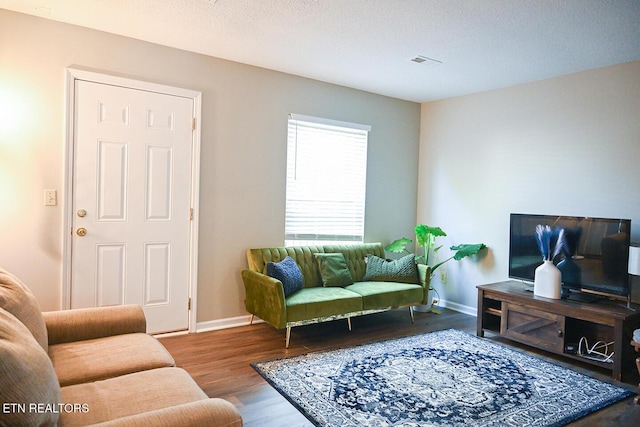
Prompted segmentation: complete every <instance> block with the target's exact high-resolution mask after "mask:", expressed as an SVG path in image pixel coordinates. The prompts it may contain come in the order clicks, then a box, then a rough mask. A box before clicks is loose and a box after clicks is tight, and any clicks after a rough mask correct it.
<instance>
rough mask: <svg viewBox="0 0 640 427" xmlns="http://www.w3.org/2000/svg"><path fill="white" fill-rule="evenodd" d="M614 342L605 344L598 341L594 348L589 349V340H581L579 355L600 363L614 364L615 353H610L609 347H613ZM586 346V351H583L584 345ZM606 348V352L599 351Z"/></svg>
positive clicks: (583, 338)
mask: <svg viewBox="0 0 640 427" xmlns="http://www.w3.org/2000/svg"><path fill="white" fill-rule="evenodd" d="M613 343H614V341H611V342H608V343H607V342H604V341H598V342H596V343H595V344H594V345H593V346H592V347H589V342H588V341H587V338H585V337H582V338H580V342H579V343H578V354H579V355H580V356H582V357H586V358H588V359H592V360H597V361H598V362H606V363H613V360H612V357H613V351H612V352H611V353H609V346H611V345H613ZM583 344H584V347H585V349H584V350H583V349H582V345H583ZM603 348H604V352H602V351H599V350H602V349H603Z"/></svg>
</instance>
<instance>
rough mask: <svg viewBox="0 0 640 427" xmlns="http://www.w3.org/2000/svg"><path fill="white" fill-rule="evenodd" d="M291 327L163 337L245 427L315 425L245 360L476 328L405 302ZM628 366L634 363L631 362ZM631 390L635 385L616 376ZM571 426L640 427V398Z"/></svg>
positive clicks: (451, 314)
mask: <svg viewBox="0 0 640 427" xmlns="http://www.w3.org/2000/svg"><path fill="white" fill-rule="evenodd" d="M352 324H353V330H352V331H351V332H349V331H348V329H347V322H346V320H339V321H334V322H328V323H321V324H317V325H309V326H302V327H298V328H294V329H293V331H292V333H291V344H290V346H289V348H288V349H285V347H284V330H276V329H274V328H273V327H271V326H270V325H268V324H266V323H257V324H254V325H249V326H242V327H237V328H230V329H224V330H219V331H211V332H202V333H197V334H188V335H179V336H172V337H165V338H160V341H161V342H162V344H164V346H165V347H166V348H167V349H168V350H169V352H170V353H171V354H172V355H173V357H174V358H175V360H176V364H177V365H178V366H180V367H182V368H184V369H186V370H187V371H188V372H189V373H190V374H191V376H192V377H193V378H194V379H195V381H196V382H197V383H198V384H199V385H200V387H201V388H202V389H203V390H204V391H205V393H207V395H209V396H210V397H221V398H224V399H227V400H229V401H230V402H232V403H233V404H235V405H236V406H237V407H238V409H239V410H240V412H241V413H242V418H243V420H244V425H245V426H247V427H257V426H259V427H281V426H287V427H297V426H312V424H311V423H310V422H309V421H308V420H307V419H306V418H305V417H304V416H303V415H302V414H301V413H300V412H298V410H296V409H295V408H294V407H293V406H292V405H291V404H290V403H289V402H288V401H287V400H286V399H285V398H284V397H282V396H281V395H280V394H279V393H278V392H277V391H276V390H275V389H273V388H272V387H271V386H270V385H269V384H267V382H266V381H265V380H264V379H263V378H262V377H261V376H260V375H259V374H258V373H257V372H256V371H254V369H253V368H252V367H251V366H250V363H251V362H259V361H265V360H271V359H277V358H283V357H288V356H294V355H298V354H304V353H309V352H316V351H320V350H327V349H336V348H343V347H348V346H353V345H358V344H364V343H369V342H374V341H379V340H385V339H390V338H399V337H403V336H407V335H414V334H421V333H426V332H431V331H435V330H440V329H448V328H454V329H460V330H463V331H467V332H470V333H473V334H475V330H476V318H475V317H473V316H468V315H465V314H462V313H458V312H455V311H451V310H446V309H445V310H444V313H443V314H442V315H436V314H433V313H418V312H416V313H415V323H414V324H412V323H411V321H410V319H409V311H408V309H398V310H391V311H388V312H384V313H378V314H372V315H368V316H361V317H357V318H354V319H352ZM486 339H490V340H492V341H495V342H500V343H503V344H507V345H510V346H512V347H515V348H518V349H520V350H521V351H524V352H526V353H530V354H533V355H536V356H538V357H541V358H543V359H545V360H548V361H551V362H553V363H557V364H560V365H562V366H565V367H567V368H570V369H574V370H578V371H580V372H583V373H586V374H587V375H590V376H593V377H595V378H598V379H600V380H603V381H609V382H613V380H612V379H611V375H610V372H607V371H605V370H601V369H598V368H596V367H593V366H590V365H586V364H583V363H580V362H577V361H572V360H565V359H563V358H561V357H559V356H554V355H551V354H550V353H546V352H543V351H538V350H535V349H532V348H530V347H527V346H523V345H519V344H516V343H513V342H510V341H507V340H504V339H502V338H500V337H497V336H489V335H488V336H487V338H486ZM629 369H635V367H634V366H631V367H629ZM616 384H618V385H620V386H623V387H627V388H629V389H632V390H636V384H624V383H616ZM570 425H571V426H574V427H576V426H580V427H584V426H598V427H609V426H610V427H622V426H640V405H637V406H636V405H635V404H634V403H633V398H629V399H626V400H624V401H622V402H620V403H617V404H615V405H611V406H609V407H608V408H604V409H602V410H600V411H598V412H596V413H594V414H591V415H588V416H586V417H584V418H581V419H580V420H577V421H575V422H573V423H571V424H570Z"/></svg>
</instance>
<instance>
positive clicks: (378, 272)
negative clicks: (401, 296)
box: [362, 255, 418, 284]
mask: <svg viewBox="0 0 640 427" xmlns="http://www.w3.org/2000/svg"><path fill="white" fill-rule="evenodd" d="M362 280H363V281H365V282H369V281H371V282H401V283H415V284H417V283H418V269H417V267H416V260H415V257H414V256H413V255H407V256H404V257H402V258H400V259H396V260H393V261H387V260H384V259H382V258H380V257H377V256H375V255H367V269H366V271H365V273H364V277H363V278H362Z"/></svg>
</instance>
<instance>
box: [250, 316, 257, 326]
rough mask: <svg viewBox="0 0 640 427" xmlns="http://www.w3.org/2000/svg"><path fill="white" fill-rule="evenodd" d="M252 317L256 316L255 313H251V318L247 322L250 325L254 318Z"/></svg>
mask: <svg viewBox="0 0 640 427" xmlns="http://www.w3.org/2000/svg"><path fill="white" fill-rule="evenodd" d="M254 317H256V315H255V314H252V315H251V319H249V324H250V325H253V318H254Z"/></svg>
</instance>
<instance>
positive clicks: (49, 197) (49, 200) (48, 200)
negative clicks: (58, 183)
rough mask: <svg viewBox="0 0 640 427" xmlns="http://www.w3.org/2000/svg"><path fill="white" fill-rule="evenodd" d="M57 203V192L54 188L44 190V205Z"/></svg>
mask: <svg viewBox="0 0 640 427" xmlns="http://www.w3.org/2000/svg"><path fill="white" fill-rule="evenodd" d="M57 204H58V194H57V191H56V190H44V205H45V206H56V205H57Z"/></svg>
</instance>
